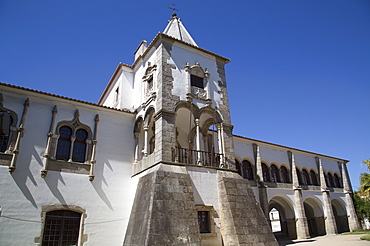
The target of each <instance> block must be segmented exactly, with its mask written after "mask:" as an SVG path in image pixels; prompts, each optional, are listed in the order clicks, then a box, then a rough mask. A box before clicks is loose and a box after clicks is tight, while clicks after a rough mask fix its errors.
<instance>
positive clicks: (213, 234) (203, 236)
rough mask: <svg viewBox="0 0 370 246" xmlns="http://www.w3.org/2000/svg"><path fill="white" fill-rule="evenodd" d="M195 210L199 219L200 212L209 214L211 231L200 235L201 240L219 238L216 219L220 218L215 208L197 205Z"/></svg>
mask: <svg viewBox="0 0 370 246" xmlns="http://www.w3.org/2000/svg"><path fill="white" fill-rule="evenodd" d="M195 208H196V210H197V218H198V212H200V211H204V212H208V213H209V227H210V228H209V229H210V232H209V233H199V234H200V237H201V239H202V240H204V239H208V238H211V237H217V233H216V223H215V219H217V218H219V216H218V215H217V212H216V211H215V209H214V208H213V206H208V205H195Z"/></svg>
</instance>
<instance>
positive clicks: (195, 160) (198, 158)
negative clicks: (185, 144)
mask: <svg viewBox="0 0 370 246" xmlns="http://www.w3.org/2000/svg"><path fill="white" fill-rule="evenodd" d="M222 157H223V156H222V154H220V153H212V152H207V151H198V150H192V149H184V148H180V147H175V149H174V151H173V161H174V162H177V163H183V164H189V165H199V166H206V167H220V164H221V160H222Z"/></svg>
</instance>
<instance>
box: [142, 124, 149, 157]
mask: <svg viewBox="0 0 370 246" xmlns="http://www.w3.org/2000/svg"><path fill="white" fill-rule="evenodd" d="M143 129H144V150H143V154H144V157H147V156H148V130H149V126H144V128H143Z"/></svg>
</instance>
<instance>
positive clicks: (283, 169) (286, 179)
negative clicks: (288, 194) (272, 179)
mask: <svg viewBox="0 0 370 246" xmlns="http://www.w3.org/2000/svg"><path fill="white" fill-rule="evenodd" d="M280 173H281V182H282V183H290V180H289V173H288V169H287V168H286V167H285V166H281V167H280Z"/></svg>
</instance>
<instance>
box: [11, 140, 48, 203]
mask: <svg viewBox="0 0 370 246" xmlns="http://www.w3.org/2000/svg"><path fill="white" fill-rule="evenodd" d="M21 147H22V146H21ZM32 158H34V159H35V160H36V161H37V162H38V163H39V165H40V170H41V167H42V160H41V158H40V155H39V153H37V151H36V149H33V153H32V155H29V156H28V158H27V159H26V160H24V159H22V160H19V159H18V160H17V162H16V169H15V171H14V173H13V174H11V176H12V178H13V180H14V182H15V183H16V184H17V186H18V188H19V189H20V190H21V192H22V193H23V195H24V196H25V197H26V198H27V200H28V201H30V203H31V204H32V206H34V207H35V208H37V204H36V201H35V199H34V198H33V196H32V194H31V192H30V190H29V189H28V187H27V185H26V182H27V179H29V180H31V182H32V184H33V185H34V186H37V183H36V180H35V178H34V177H33V175H32V173H31V170H30V164H31V159H32Z"/></svg>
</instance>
